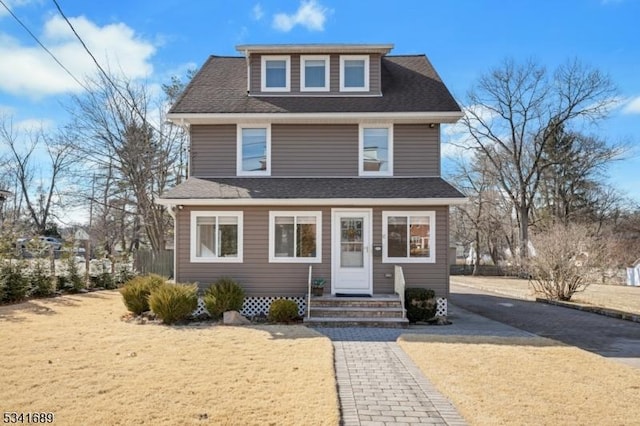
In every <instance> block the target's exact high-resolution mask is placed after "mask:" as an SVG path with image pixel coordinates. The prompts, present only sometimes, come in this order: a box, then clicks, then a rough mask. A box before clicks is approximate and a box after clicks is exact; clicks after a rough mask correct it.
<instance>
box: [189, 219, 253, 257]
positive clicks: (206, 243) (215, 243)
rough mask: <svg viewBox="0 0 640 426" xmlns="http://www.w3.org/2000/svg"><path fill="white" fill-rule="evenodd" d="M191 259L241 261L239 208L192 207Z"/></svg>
mask: <svg viewBox="0 0 640 426" xmlns="http://www.w3.org/2000/svg"><path fill="white" fill-rule="evenodd" d="M191 262H242V212H238V211H219V212H214V211H192V212H191Z"/></svg>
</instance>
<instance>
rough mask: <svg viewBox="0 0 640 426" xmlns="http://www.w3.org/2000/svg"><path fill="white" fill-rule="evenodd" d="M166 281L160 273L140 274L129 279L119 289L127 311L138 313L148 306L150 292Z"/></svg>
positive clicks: (145, 310) (147, 308)
mask: <svg viewBox="0 0 640 426" xmlns="http://www.w3.org/2000/svg"><path fill="white" fill-rule="evenodd" d="M166 282H167V280H166V278H164V277H161V276H160V275H155V274H151V275H144V276H142V275H140V276H137V277H135V278H132V279H130V280H129V281H127V282H126V284H125V285H124V286H123V287H122V288H121V289H120V294H122V300H123V302H124V305H125V306H126V307H127V310H128V311H129V312H132V313H134V314H136V315H140V314H142V313H143V312H147V311H148V310H149V309H150V308H149V295H150V294H151V292H152V291H153V290H155V289H157V288H159V287H160V286H162V285H164V284H165V283H166Z"/></svg>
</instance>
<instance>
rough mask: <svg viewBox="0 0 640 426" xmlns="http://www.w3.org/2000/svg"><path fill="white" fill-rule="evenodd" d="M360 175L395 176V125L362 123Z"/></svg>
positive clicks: (360, 131) (360, 132)
mask: <svg viewBox="0 0 640 426" xmlns="http://www.w3.org/2000/svg"><path fill="white" fill-rule="evenodd" d="M359 161H360V166H359V167H360V168H359V172H360V176H393V126H392V125H384V126H374V125H364V124H361V125H360V130H359Z"/></svg>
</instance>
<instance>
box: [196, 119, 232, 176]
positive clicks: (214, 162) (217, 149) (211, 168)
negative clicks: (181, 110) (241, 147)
mask: <svg viewBox="0 0 640 426" xmlns="http://www.w3.org/2000/svg"><path fill="white" fill-rule="evenodd" d="M190 158H191V164H190V175H191V176H203V177H204V176H218V177H222V176H225V177H228V176H235V175H236V125H235V124H224V125H206V126H203V125H195V126H191V150H190Z"/></svg>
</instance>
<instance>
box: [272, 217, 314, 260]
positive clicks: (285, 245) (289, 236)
mask: <svg viewBox="0 0 640 426" xmlns="http://www.w3.org/2000/svg"><path fill="white" fill-rule="evenodd" d="M321 247H322V213H321V212H319V211H299V212H291V211H271V212H269V262H272V263H277V262H283V263H294V262H303V263H320V262H321V261H322V254H321Z"/></svg>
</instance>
